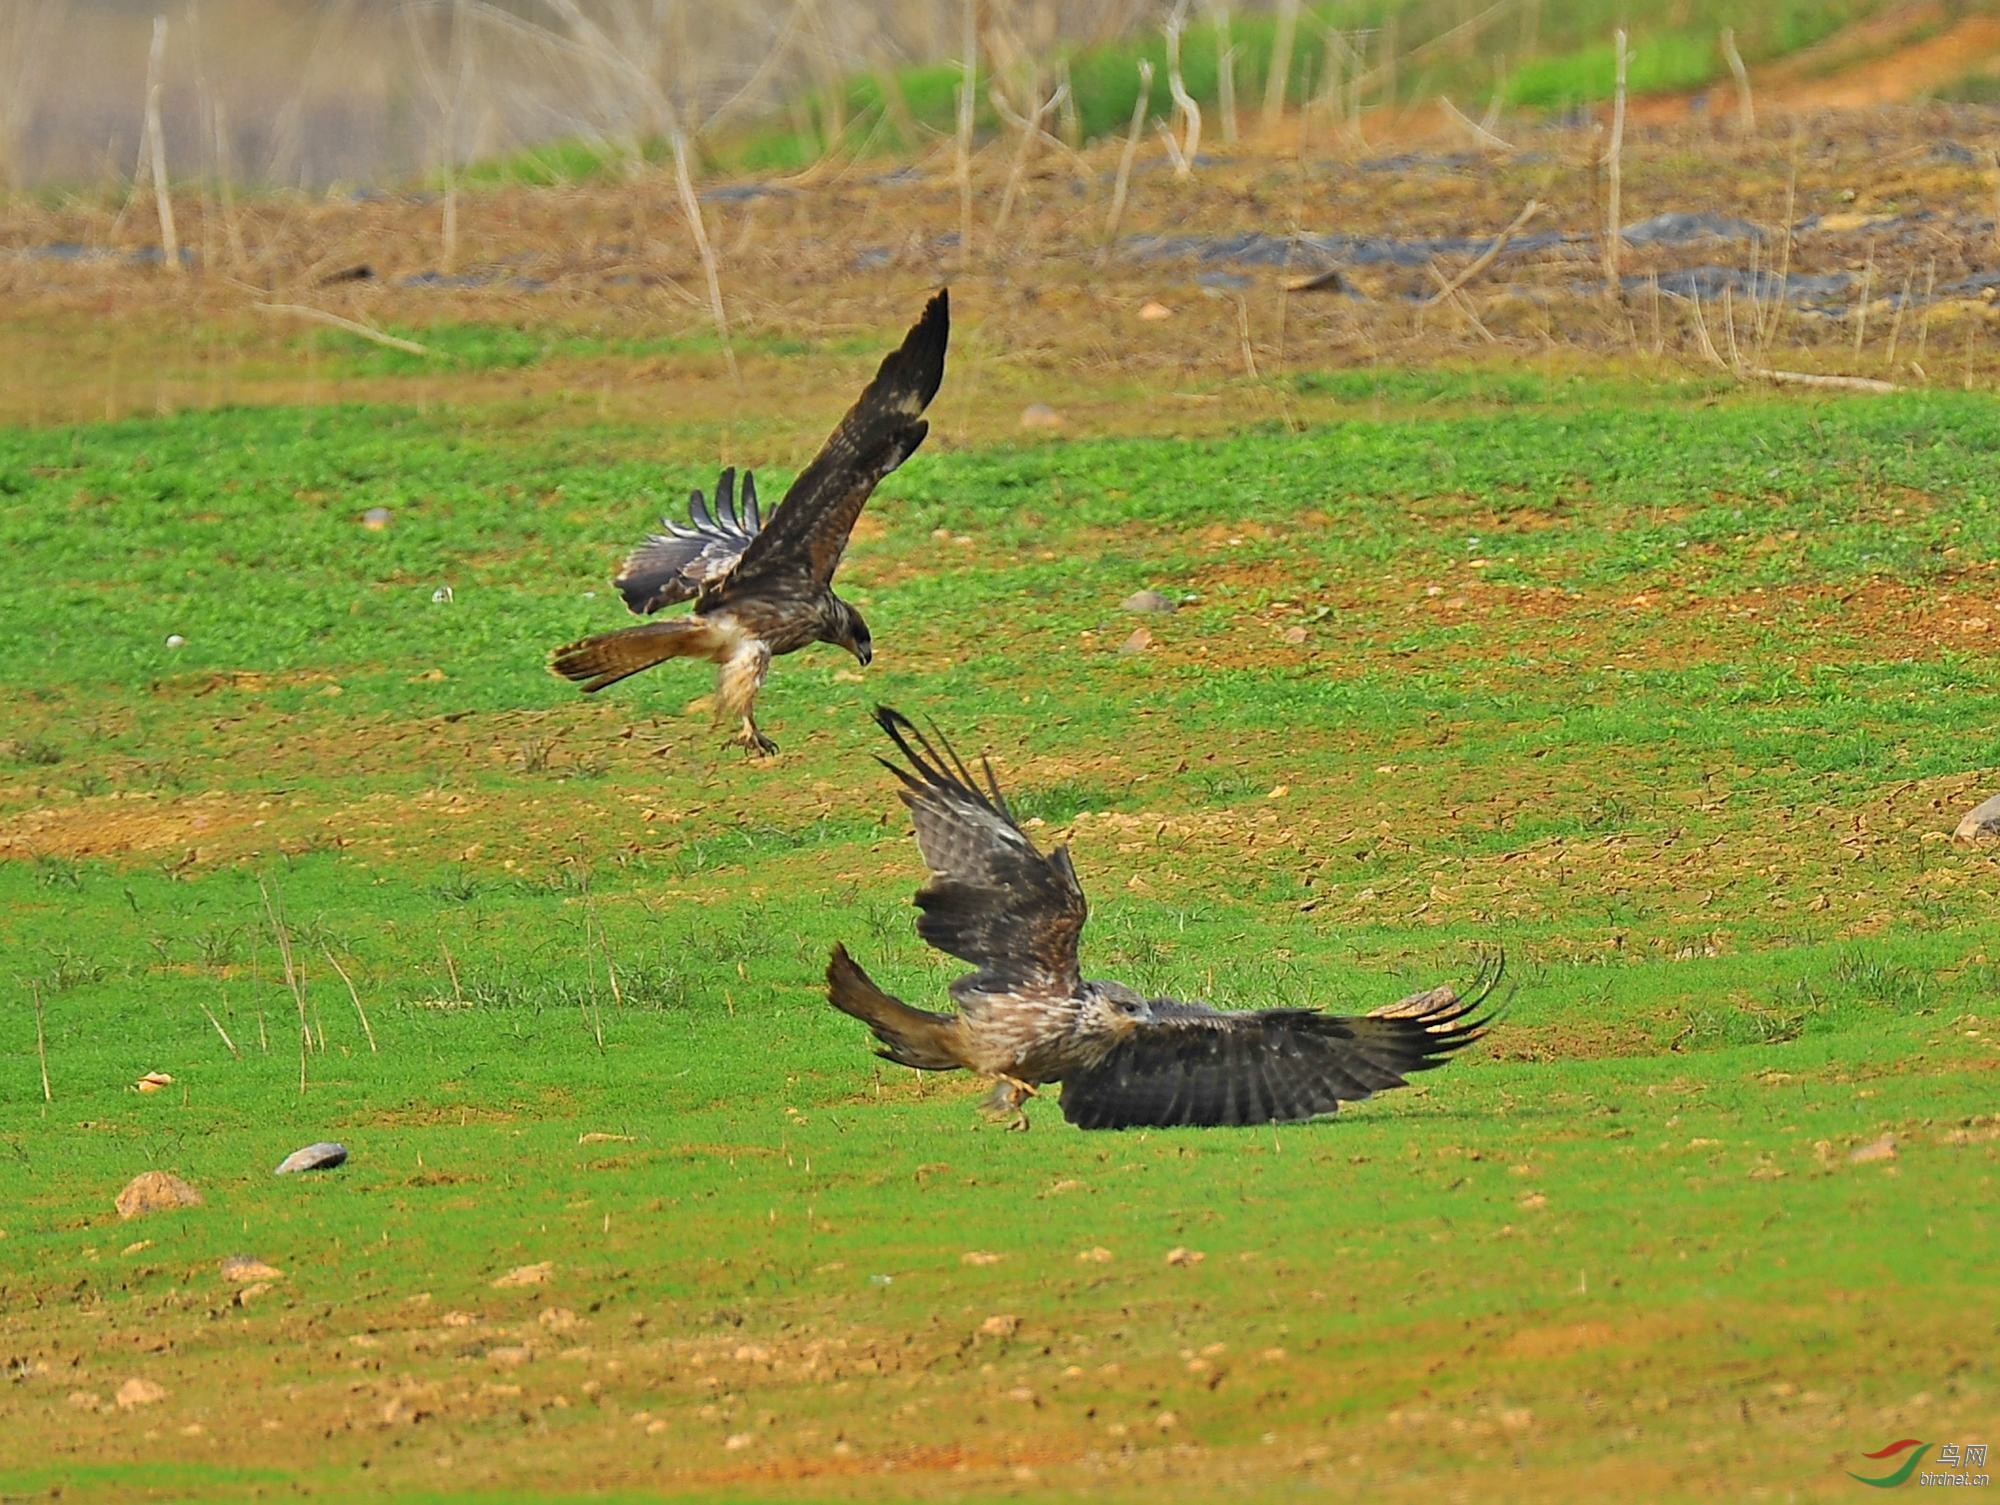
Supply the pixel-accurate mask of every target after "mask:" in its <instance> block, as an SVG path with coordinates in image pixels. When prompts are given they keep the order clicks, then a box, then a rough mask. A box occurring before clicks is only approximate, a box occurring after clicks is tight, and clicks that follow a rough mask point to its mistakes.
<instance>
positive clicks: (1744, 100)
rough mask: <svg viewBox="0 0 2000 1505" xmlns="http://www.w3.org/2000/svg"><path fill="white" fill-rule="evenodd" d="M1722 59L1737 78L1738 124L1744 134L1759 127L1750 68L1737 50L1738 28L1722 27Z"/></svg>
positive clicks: (1750, 132) (1731, 74) (1731, 75)
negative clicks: (1752, 95) (1751, 97)
mask: <svg viewBox="0 0 2000 1505" xmlns="http://www.w3.org/2000/svg"><path fill="white" fill-rule="evenodd" d="M1722 60H1723V61H1724V62H1725V63H1727V64H1729V76H1730V77H1731V78H1733V79H1735V80H1736V125H1737V128H1738V129H1739V130H1741V131H1742V132H1743V134H1744V135H1746V136H1748V135H1751V134H1753V133H1755V131H1756V129H1757V108H1756V106H1755V105H1754V104H1752V103H1751V99H1750V70H1749V69H1747V68H1745V67H1744V66H1743V54H1742V53H1740V52H1738V51H1737V50H1736V29H1735V28H1734V27H1732V26H1725V27H1723V28H1722Z"/></svg>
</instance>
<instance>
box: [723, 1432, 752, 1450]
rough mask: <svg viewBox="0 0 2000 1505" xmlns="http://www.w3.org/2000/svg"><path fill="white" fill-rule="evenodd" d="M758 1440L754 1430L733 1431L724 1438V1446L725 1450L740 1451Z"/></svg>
mask: <svg viewBox="0 0 2000 1505" xmlns="http://www.w3.org/2000/svg"><path fill="white" fill-rule="evenodd" d="M756 1440H757V1437H756V1434H755V1433H753V1432H731V1433H730V1434H729V1435H728V1436H727V1437H725V1438H723V1439H722V1446H723V1450H724V1451H725V1452H731V1453H740V1452H742V1451H743V1450H744V1449H745V1448H747V1447H749V1446H750V1445H751V1444H753V1443H754V1442H756Z"/></svg>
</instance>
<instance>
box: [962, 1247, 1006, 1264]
mask: <svg viewBox="0 0 2000 1505" xmlns="http://www.w3.org/2000/svg"><path fill="white" fill-rule="evenodd" d="M1005 1258H1006V1256H1005V1255H1003V1254H989V1253H988V1252H987V1251H986V1250H984V1249H968V1250H966V1251H965V1253H963V1254H961V1255H959V1257H958V1262H959V1263H960V1264H962V1265H997V1264H999V1263H1000V1261H1001V1260H1003V1259H1005Z"/></svg>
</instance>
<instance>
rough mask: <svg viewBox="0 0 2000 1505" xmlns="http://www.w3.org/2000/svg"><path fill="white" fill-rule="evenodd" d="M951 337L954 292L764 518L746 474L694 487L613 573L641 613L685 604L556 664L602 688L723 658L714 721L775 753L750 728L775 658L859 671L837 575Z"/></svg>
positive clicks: (910, 433)
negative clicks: (828, 659) (813, 655)
mask: <svg viewBox="0 0 2000 1505" xmlns="http://www.w3.org/2000/svg"><path fill="white" fill-rule="evenodd" d="M950 334H951V305H950V300H949V297H948V294H947V293H946V292H939V293H938V294H937V296H936V297H934V298H932V299H931V301H930V302H929V303H928V304H927V305H926V306H925V308H924V312H923V317H922V318H920V319H918V320H917V322H916V324H915V325H913V326H912V327H911V329H910V332H909V333H908V334H907V335H905V336H904V337H903V343H902V345H901V346H900V347H898V348H897V349H896V350H894V351H891V352H890V353H889V355H888V356H886V357H885V358H884V359H883V361H882V365H881V368H880V369H879V370H878V371H876V373H875V379H874V380H873V381H871V382H869V383H868V385H867V387H866V388H865V389H864V390H863V391H862V393H861V396H860V398H859V399H858V400H857V401H856V402H855V404H854V406H853V407H852V408H850V409H848V411H847V416H846V417H844V418H842V419H841V420H840V426H839V427H838V428H836V429H835V430H834V431H833V435H832V437H831V438H829V439H828V440H827V441H826V443H825V445H824V446H822V447H821V449H820V452H819V454H818V455H817V456H816V457H815V458H814V460H813V462H812V463H811V464H810V465H808V466H807V467H806V468H805V469H804V470H803V471H802V472H801V473H800V475H799V478H798V479H797V480H796V481H794V482H793V483H792V489H791V490H790V491H788V492H786V493H785V497H784V500H783V501H782V502H780V503H779V505H778V508H777V510H776V511H775V512H774V513H772V515H771V520H770V522H769V523H768V524H766V523H765V522H764V520H763V516H762V514H761V513H760V512H759V510H758V507H757V488H756V483H755V480H754V479H753V478H752V476H751V475H750V474H749V473H748V472H745V473H744V476H743V501H742V505H741V507H740V509H739V507H738V505H737V502H736V472H735V471H734V470H725V471H723V472H722V474H721V476H720V477H719V478H718V479H717V481H716V483H715V504H714V507H713V509H712V510H711V508H710V507H709V505H708V503H707V502H705V501H704V500H703V498H702V494H701V493H700V492H699V491H697V492H695V493H694V495H693V496H692V497H691V498H690V500H689V503H688V521H687V523H686V524H685V525H683V524H681V523H679V522H676V521H673V520H672V519H663V520H662V522H663V525H664V527H665V528H666V531H665V532H664V533H655V534H653V535H652V536H651V537H649V538H648V539H647V540H646V541H645V542H644V543H642V544H640V545H639V547H638V548H636V549H634V550H633V551H632V553H631V555H630V556H629V557H628V558H627V559H626V560H625V563H624V566H623V567H622V568H621V569H620V570H619V572H618V577H617V579H616V580H614V581H613V582H612V583H613V584H614V585H616V586H617V587H618V591H619V593H620V594H621V595H622V596H624V598H625V604H626V605H627V606H628V607H630V608H631V609H632V611H633V612H634V613H636V614H638V615H640V616H648V615H651V614H652V613H653V612H656V611H658V610H659V609H660V608H661V607H663V606H672V605H674V604H675V603H677V602H680V601H688V600H692V601H693V602H694V609H693V610H692V611H690V612H689V613H688V614H687V615H686V616H681V617H674V618H671V619H668V620H664V621H658V622H648V623H646V624H645V625H644V626H640V627H627V628H624V629H622V630H620V631H618V632H604V633H599V634H597V635H596V636H595V637H587V638H584V639H582V640H580V641H578V642H574V643H570V644H568V645H567V646H565V647H562V648H558V649H557V650H556V652H555V657H554V659H553V660H552V663H551V667H552V668H554V670H555V671H556V672H557V673H558V674H561V675H563V676H565V677H566V678H569V679H573V680H576V681H578V682H579V683H580V684H582V686H583V688H584V689H585V690H586V691H597V690H601V689H603V688H604V687H605V686H606V685H613V684H616V683H617V682H618V681H619V680H621V679H624V678H626V677H627V676H628V675H632V674H637V673H638V672H639V671H640V670H641V669H650V668H652V667H653V665H655V664H658V663H664V662H665V661H666V660H668V659H670V658H699V659H707V660H708V661H709V662H710V663H713V664H719V665H720V666H721V672H720V674H719V675H718V676H717V687H716V689H717V694H716V717H717V719H718V720H723V719H738V720H740V721H741V723H742V729H741V731H739V732H738V734H737V736H736V737H735V739H734V740H735V741H736V743H737V744H738V745H740V746H742V747H744V748H746V749H748V750H749V751H750V752H752V753H758V754H763V753H773V752H776V751H777V750H778V749H777V744H776V743H774V742H772V741H771V740H770V738H768V737H766V736H765V735H764V734H763V733H762V732H761V731H759V730H758V728H757V720H756V716H755V714H754V711H753V707H754V706H755V703H756V699H757V691H758V690H759V689H760V688H762V686H763V683H764V675H765V673H766V671H767V670H769V668H770V667H771V660H772V659H773V658H775V657H777V656H778V655H779V654H783V653H794V652H796V651H798V650H799V649H801V648H803V647H805V646H806V645H807V644H809V643H832V644H833V645H835V646H836V647H839V648H845V649H846V650H847V651H848V652H849V653H851V654H853V655H854V656H855V658H857V659H859V660H860V661H861V664H862V666H863V667H864V668H865V667H866V666H867V664H868V661H869V660H870V659H871V658H873V657H874V654H875V647H874V641H873V639H871V638H870V636H869V633H868V624H867V623H866V622H864V621H862V619H861V613H860V612H858V611H856V610H855V609H854V607H853V606H851V605H849V604H848V603H847V602H845V601H843V600H841V599H840V597H838V596H836V595H835V594H834V593H833V590H832V580H833V572H834V570H835V569H836V568H838V567H839V564H840V556H841V553H842V551H844V550H845V549H846V547H847V535H848V534H849V533H850V532H852V531H853V528H854V520H855V519H856V518H857V517H859V516H860V515H861V508H862V506H863V505H864V504H865V503H866V502H867V500H868V497H869V494H870V493H871V492H873V491H874V490H875V486H876V483H877V482H879V481H880V480H881V479H882V477H884V476H886V475H887V474H888V473H889V472H890V471H892V470H894V469H895V468H896V467H897V466H898V465H901V464H902V463H903V462H904V461H905V460H907V459H909V458H910V456H911V455H912V454H914V453H916V449H917V446H918V445H920V444H922V443H923V442H924V435H925V434H927V433H929V432H930V425H929V424H928V423H926V422H925V421H924V419H923V418H922V417H921V416H920V415H921V414H922V413H923V411H924V409H925V407H926V406H928V405H929V403H930V400H931V399H932V398H933V397H935V396H936V395H937V390H938V385H939V383H940V382H942V381H943V380H944V353H945V345H946V343H947V341H948V340H949V338H950Z"/></svg>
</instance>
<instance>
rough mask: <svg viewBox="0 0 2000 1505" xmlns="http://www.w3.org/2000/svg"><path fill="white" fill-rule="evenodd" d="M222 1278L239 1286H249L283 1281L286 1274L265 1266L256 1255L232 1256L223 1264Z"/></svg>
mask: <svg viewBox="0 0 2000 1505" xmlns="http://www.w3.org/2000/svg"><path fill="white" fill-rule="evenodd" d="M222 1278H223V1279H224V1280H229V1281H234V1282H235V1283H236V1284H238V1285H249V1284H251V1283H252V1282H254V1281H262V1280H283V1279H284V1278H285V1272H284V1271H283V1270H280V1269H278V1268H277V1267H276V1266H273V1265H267V1264H265V1263H264V1261H262V1260H261V1259H259V1258H257V1256H256V1255H254V1254H232V1255H230V1256H229V1258H227V1259H225V1260H224V1261H223V1262H222Z"/></svg>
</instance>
